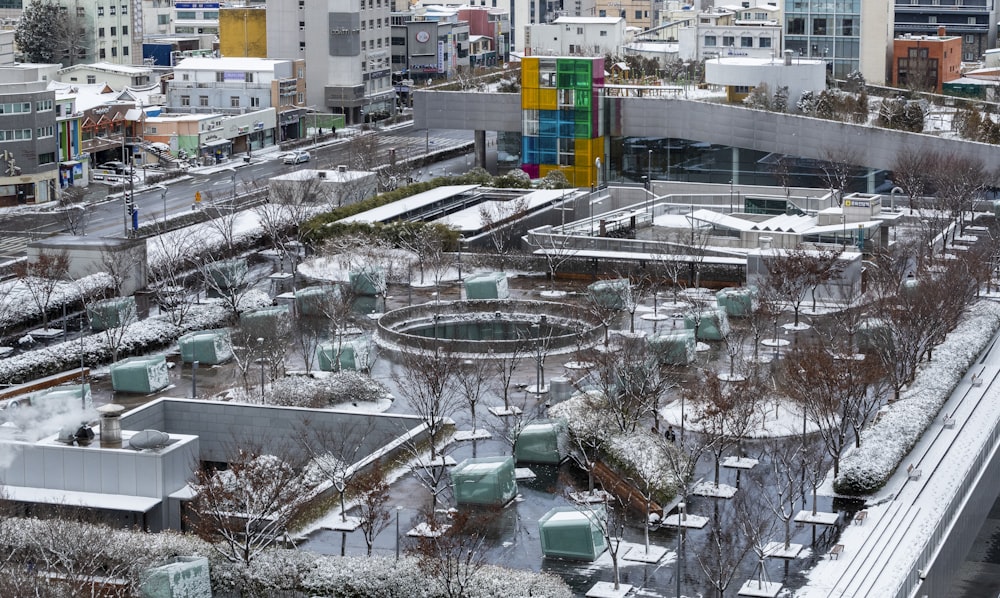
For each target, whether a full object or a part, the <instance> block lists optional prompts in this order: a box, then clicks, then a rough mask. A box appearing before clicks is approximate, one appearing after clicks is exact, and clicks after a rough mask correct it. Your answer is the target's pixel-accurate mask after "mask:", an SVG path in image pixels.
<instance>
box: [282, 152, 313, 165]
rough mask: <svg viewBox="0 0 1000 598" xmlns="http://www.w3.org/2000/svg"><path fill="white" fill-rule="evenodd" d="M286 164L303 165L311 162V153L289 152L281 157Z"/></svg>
mask: <svg viewBox="0 0 1000 598" xmlns="http://www.w3.org/2000/svg"><path fill="white" fill-rule="evenodd" d="M281 161H282V162H283V163H285V164H302V163H303V162H308V161H309V152H289V153H287V154H285V155H284V156H282V157H281Z"/></svg>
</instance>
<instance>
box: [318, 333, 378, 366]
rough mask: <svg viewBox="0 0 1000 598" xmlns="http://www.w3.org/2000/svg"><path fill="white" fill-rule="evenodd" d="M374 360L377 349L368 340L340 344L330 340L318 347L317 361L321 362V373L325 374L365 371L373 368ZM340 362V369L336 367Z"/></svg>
mask: <svg viewBox="0 0 1000 598" xmlns="http://www.w3.org/2000/svg"><path fill="white" fill-rule="evenodd" d="M338 345H339V351H338ZM338 353H339V360H338ZM374 358H375V347H374V345H372V343H371V341H369V340H368V339H367V338H356V339H352V340H350V341H341V342H339V343H338V341H336V340H330V341H325V342H322V343H320V344H319V346H318V347H316V360H317V361H318V362H319V369H320V371H323V372H339V371H341V370H354V371H365V370H368V369H370V368H371V366H372V361H374ZM338 361H339V363H340V367H336V364H337V363H338Z"/></svg>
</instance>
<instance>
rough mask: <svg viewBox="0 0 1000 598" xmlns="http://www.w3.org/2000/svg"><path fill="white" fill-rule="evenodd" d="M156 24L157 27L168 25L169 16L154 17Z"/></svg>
mask: <svg viewBox="0 0 1000 598" xmlns="http://www.w3.org/2000/svg"><path fill="white" fill-rule="evenodd" d="M156 24H157V25H169V24H170V15H156Z"/></svg>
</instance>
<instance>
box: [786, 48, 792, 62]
mask: <svg viewBox="0 0 1000 598" xmlns="http://www.w3.org/2000/svg"><path fill="white" fill-rule="evenodd" d="M791 64H792V51H791V50H785V66H789V65H791Z"/></svg>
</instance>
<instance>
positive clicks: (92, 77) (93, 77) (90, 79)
mask: <svg viewBox="0 0 1000 598" xmlns="http://www.w3.org/2000/svg"><path fill="white" fill-rule="evenodd" d="M101 58H104V50H101ZM94 83H97V75H87V84H88V85H93V84H94Z"/></svg>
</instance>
